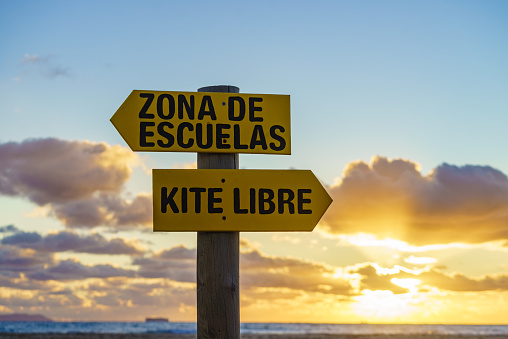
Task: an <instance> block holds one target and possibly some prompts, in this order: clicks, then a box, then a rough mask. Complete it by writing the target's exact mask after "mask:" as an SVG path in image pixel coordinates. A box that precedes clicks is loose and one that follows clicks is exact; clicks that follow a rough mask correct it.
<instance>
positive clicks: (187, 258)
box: [132, 245, 196, 283]
mask: <svg viewBox="0 0 508 339" xmlns="http://www.w3.org/2000/svg"><path fill="white" fill-rule="evenodd" d="M132 264H133V265H136V266H139V270H138V272H139V275H140V276H142V277H144V278H169V279H172V280H175V281H180V282H191V283H195V282H196V250H195V249H188V248H186V247H185V246H183V245H180V246H177V247H174V248H171V249H169V250H164V251H161V252H157V253H155V254H154V255H152V256H151V257H144V258H135V259H134V260H133V262H132Z"/></svg>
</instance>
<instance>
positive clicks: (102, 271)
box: [27, 259, 136, 281]
mask: <svg viewBox="0 0 508 339" xmlns="http://www.w3.org/2000/svg"><path fill="white" fill-rule="evenodd" d="M135 276H136V272H134V271H131V270H125V269H122V268H118V267H114V266H112V265H109V264H105V265H94V266H88V265H83V264H81V263H79V262H78V261H75V260H71V259H69V260H63V261H60V262H59V263H58V264H57V265H54V266H51V267H47V268H46V269H44V270H40V271H37V272H33V273H29V274H27V278H29V279H34V280H56V281H69V280H83V279H89V278H102V279H107V278H113V277H135Z"/></svg>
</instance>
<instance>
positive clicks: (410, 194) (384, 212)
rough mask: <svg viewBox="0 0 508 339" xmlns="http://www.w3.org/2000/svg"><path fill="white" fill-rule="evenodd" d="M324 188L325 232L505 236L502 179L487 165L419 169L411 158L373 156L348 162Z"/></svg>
mask: <svg viewBox="0 0 508 339" xmlns="http://www.w3.org/2000/svg"><path fill="white" fill-rule="evenodd" d="M329 193H330V195H331V196H332V198H333V200H334V201H333V203H332V205H331V206H330V208H329V210H328V211H327V213H326V214H325V216H324V217H323V220H322V224H321V227H320V229H321V230H322V231H325V232H327V233H331V234H355V233H370V234H374V235H376V236H377V237H378V238H391V239H397V240H401V241H405V242H407V243H409V244H413V245H428V244H447V243H458V242H463V243H482V242H489V241H496V240H503V239H508V231H507V230H508V229H507V227H506V225H507V224H508V179H507V177H506V175H505V174H504V173H502V172H501V171H499V170H497V169H494V168H492V167H489V166H476V165H465V166H453V165H449V164H442V165H440V166H438V167H437V168H435V169H434V170H433V171H431V173H430V174H428V175H424V174H422V173H421V171H420V169H419V165H418V164H416V163H414V162H411V161H409V160H403V159H395V160H391V159H388V158H385V157H379V156H377V157H374V158H373V159H372V160H371V162H370V163H368V164H367V163H365V162H362V161H359V162H353V163H351V164H349V165H348V166H347V167H346V169H345V171H344V175H343V178H342V180H341V182H340V183H338V184H337V185H336V186H333V187H331V188H330V189H329Z"/></svg>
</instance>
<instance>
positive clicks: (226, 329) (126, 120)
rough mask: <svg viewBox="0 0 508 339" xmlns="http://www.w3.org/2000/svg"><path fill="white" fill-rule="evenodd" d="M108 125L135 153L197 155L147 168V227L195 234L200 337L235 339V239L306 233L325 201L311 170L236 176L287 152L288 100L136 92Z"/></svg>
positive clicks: (226, 90) (216, 92)
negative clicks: (245, 165) (183, 162)
mask: <svg viewBox="0 0 508 339" xmlns="http://www.w3.org/2000/svg"><path fill="white" fill-rule="evenodd" d="M111 122H112V123H113V125H114V126H115V128H116V129H117V130H118V132H119V133H120V135H121V136H122V137H123V138H124V140H125V141H126V143H127V144H128V145H129V146H130V147H131V149H132V150H133V151H156V152H197V162H198V169H197V170H163V169H161V170H159V169H154V170H153V172H152V173H153V207H154V208H153V230H154V231H156V232H189V231H192V232H197V268H196V272H197V281H196V285H197V332H198V333H197V334H198V338H199V339H202V338H203V339H204V338H235V339H238V338H240V294H239V237H240V236H239V232H240V231H265V232H266V231H271V232H272V231H312V230H313V229H314V227H315V226H316V224H317V223H318V222H319V219H320V218H321V216H322V215H323V214H324V213H325V211H326V209H327V208H328V206H329V205H330V204H331V202H332V199H331V198H330V196H329V195H328V193H327V192H326V190H325V189H324V188H323V186H322V185H321V183H320V182H319V181H318V180H317V179H316V177H315V176H314V174H313V173H312V172H311V171H302V170H239V160H238V153H259V154H291V126H290V103H289V95H273V94H270V95H268V94H239V89H238V87H235V86H210V87H203V88H200V89H198V92H167V91H138V90H135V91H132V93H131V94H130V95H129V96H128V97H127V99H126V100H125V102H124V103H123V104H122V105H121V106H120V108H119V109H118V110H117V111H116V113H115V114H114V115H113V117H112V118H111Z"/></svg>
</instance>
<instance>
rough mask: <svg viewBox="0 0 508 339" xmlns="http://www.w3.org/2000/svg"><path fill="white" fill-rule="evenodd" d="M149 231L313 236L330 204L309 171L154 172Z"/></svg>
mask: <svg viewBox="0 0 508 339" xmlns="http://www.w3.org/2000/svg"><path fill="white" fill-rule="evenodd" d="M152 178H153V230H154V231H156V232H186V231H189V232H196V231H218V232H220V231H247V232H256V231H267V232H277V231H312V230H313V229H314V227H315V226H316V224H317V223H318V221H319V219H321V217H322V215H323V214H324V213H325V211H326V209H327V208H328V206H329V205H330V204H331V202H332V199H331V198H330V196H329V195H328V193H327V192H326V190H325V189H324V188H323V186H322V185H321V183H320V182H319V181H318V180H317V179H316V177H315V176H314V174H313V173H312V172H311V171H308V170H220V169H216V170H215V169H201V170H199V169H198V170H170V169H154V170H153V171H152Z"/></svg>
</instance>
